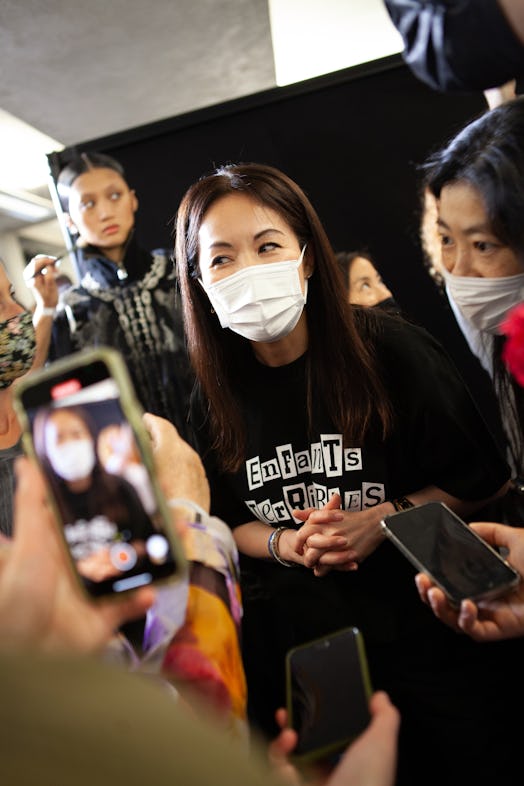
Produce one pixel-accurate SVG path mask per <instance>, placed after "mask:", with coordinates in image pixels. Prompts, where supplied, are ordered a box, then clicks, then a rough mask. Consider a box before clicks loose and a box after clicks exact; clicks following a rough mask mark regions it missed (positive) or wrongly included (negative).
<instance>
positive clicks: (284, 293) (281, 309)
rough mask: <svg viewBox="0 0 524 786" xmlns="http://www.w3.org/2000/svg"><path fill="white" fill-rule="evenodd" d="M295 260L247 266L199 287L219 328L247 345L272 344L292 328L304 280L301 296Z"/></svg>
mask: <svg viewBox="0 0 524 786" xmlns="http://www.w3.org/2000/svg"><path fill="white" fill-rule="evenodd" d="M305 250H306V246H304V248H303V249H302V252H301V254H300V257H299V258H298V259H297V260H293V261H288V262H270V263H268V264H265V265H251V266H250V267H246V268H244V269H243V270H239V271H238V273H233V274H232V275H231V276H228V277H227V278H224V279H222V281H218V282H217V283H216V284H209V285H208V286H204V284H202V281H200V283H201V284H202V287H203V288H204V291H205V293H206V295H207V296H208V298H209V300H210V301H211V305H212V306H213V308H214V310H215V311H216V313H217V316H218V318H219V320H220V324H221V326H222V327H223V328H230V329H231V330H233V331H234V332H235V333H238V334H239V335H240V336H243V337H244V338H247V339H249V340H250V341H261V342H272V341H278V340H279V339H280V338H284V337H285V336H287V335H289V334H290V333H291V331H292V330H293V329H294V328H295V327H296V324H297V322H298V320H299V319H300V315H301V314H302V311H303V310H304V306H305V304H306V299H307V280H306V281H305V284H304V289H305V291H304V292H302V287H301V285H300V276H299V272H298V268H299V267H300V265H301V264H302V259H303V257H304V251H305Z"/></svg>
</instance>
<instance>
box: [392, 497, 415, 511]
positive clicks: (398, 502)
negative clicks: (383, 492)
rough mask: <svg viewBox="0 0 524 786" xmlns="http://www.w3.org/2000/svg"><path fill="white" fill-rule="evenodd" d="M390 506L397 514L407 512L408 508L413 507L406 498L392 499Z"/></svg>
mask: <svg viewBox="0 0 524 786" xmlns="http://www.w3.org/2000/svg"><path fill="white" fill-rule="evenodd" d="M391 504H392V505H393V507H394V508H395V510H396V511H397V513H400V511H402V510H409V509H410V508H414V507H415V505H414V504H413V502H411V500H410V499H408V498H407V497H399V498H398V499H393V500H391Z"/></svg>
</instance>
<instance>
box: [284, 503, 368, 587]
mask: <svg viewBox="0 0 524 786" xmlns="http://www.w3.org/2000/svg"><path fill="white" fill-rule="evenodd" d="M340 504H341V498H340V495H339V494H334V495H333V496H332V497H331V498H330V500H329V502H327V503H326V504H325V505H324V507H323V508H307V509H306V510H294V511H293V515H294V516H295V518H297V519H300V520H301V521H303V522H304V524H303V525H302V526H301V528H300V529H299V530H298V532H297V533H296V538H295V544H294V549H295V551H296V553H297V554H298V555H300V556H301V558H302V559H301V561H302V562H303V564H304V565H305V566H306V567H308V568H311V569H312V570H313V573H314V574H315V576H324V575H325V574H326V573H328V572H329V571H330V570H340V571H351V570H357V568H358V563H359V562H362V560H363V559H365V558H366V557H367V556H368V555H369V554H371V553H372V552H373V551H374V550H375V549H376V547H377V546H378V544H379V543H380V542H381V541H382V539H383V536H382V534H381V531H380V527H379V522H380V518H381V514H380V506H375V507H373V508H369V509H368V510H360V511H355V512H351V511H348V510H341V508H340Z"/></svg>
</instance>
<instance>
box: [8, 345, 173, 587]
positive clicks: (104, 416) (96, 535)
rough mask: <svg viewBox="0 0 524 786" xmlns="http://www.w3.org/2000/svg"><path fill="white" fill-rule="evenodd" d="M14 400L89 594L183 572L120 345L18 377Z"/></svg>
mask: <svg viewBox="0 0 524 786" xmlns="http://www.w3.org/2000/svg"><path fill="white" fill-rule="evenodd" d="M15 406H16V408H17V412H18V414H19V417H20V422H21V423H22V426H23V430H24V434H23V440H24V446H25V448H26V451H27V452H28V453H30V454H32V455H33V456H34V457H35V458H36V460H37V461H38V463H39V464H40V467H41V469H42V471H43V473H44V475H45V477H46V480H47V483H48V491H49V495H50V501H51V503H52V506H53V508H54V510H55V513H56V515H57V518H58V520H59V522H60V531H61V535H62V537H63V540H64V542H65V544H66V546H67V549H68V552H69V555H70V557H71V560H72V563H73V565H74V567H75V569H76V572H77V575H78V577H79V580H80V583H81V585H82V586H83V587H84V589H85V590H87V592H88V593H89V594H90V595H91V596H92V597H94V598H97V597H100V596H103V595H107V594H112V593H121V592H125V591H127V590H131V589H134V588H136V587H139V586H144V585H147V584H151V583H153V582H156V581H159V580H166V579H172V578H175V577H177V576H181V575H183V573H184V572H185V559H184V556H183V552H182V549H181V546H180V544H179V542H178V539H177V538H176V536H175V534H174V533H173V532H172V527H171V520H170V513H169V510H168V509H167V506H166V503H165V500H164V498H163V495H162V493H161V491H160V487H159V485H158V482H157V479H156V476H155V473H154V469H153V458H152V453H151V450H150V444H149V437H148V435H147V432H146V430H145V427H144V425H143V423H142V414H143V413H142V410H141V408H140V406H139V404H138V402H137V400H136V398H135V396H134V392H133V389H132V386H131V383H130V379H129V376H128V374H127V370H126V368H125V365H124V363H123V361H122V359H121V358H120V356H119V355H118V353H117V352H115V351H114V350H109V349H106V348H99V349H95V350H87V351H83V352H79V353H76V354H74V355H70V356H69V357H67V358H64V359H62V360H60V361H56V362H55V363H52V364H50V365H49V366H48V367H46V368H45V369H42V370H40V371H38V372H34V373H33V374H31V375H29V376H28V377H26V378H25V379H24V380H22V382H21V383H20V384H19V386H18V388H17V390H16V396H15Z"/></svg>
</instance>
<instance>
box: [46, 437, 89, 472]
mask: <svg viewBox="0 0 524 786" xmlns="http://www.w3.org/2000/svg"><path fill="white" fill-rule="evenodd" d="M47 456H48V458H49V461H50V462H51V466H52V467H53V469H54V471H55V472H56V474H57V475H59V476H60V477H61V478H63V479H64V480H82V479H83V478H87V477H88V476H89V475H90V474H91V472H92V471H93V467H94V466H95V448H94V445H93V442H92V440H90V439H71V440H68V441H67V442H63V443H62V444H61V445H49V446H48V448H47Z"/></svg>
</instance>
